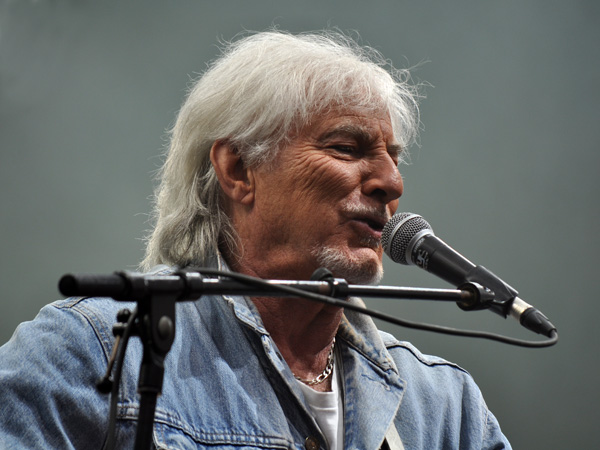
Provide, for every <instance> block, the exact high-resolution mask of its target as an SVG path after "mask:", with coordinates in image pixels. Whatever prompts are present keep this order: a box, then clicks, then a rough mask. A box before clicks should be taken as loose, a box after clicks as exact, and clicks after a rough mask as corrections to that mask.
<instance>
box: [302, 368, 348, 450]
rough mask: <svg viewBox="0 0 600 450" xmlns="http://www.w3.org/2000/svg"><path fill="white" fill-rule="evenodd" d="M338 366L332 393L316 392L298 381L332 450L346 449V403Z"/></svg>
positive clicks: (333, 375)
mask: <svg viewBox="0 0 600 450" xmlns="http://www.w3.org/2000/svg"><path fill="white" fill-rule="evenodd" d="M336 359H337V358H336ZM337 366H338V365H337V364H334V366H333V374H332V380H331V392H319V391H315V390H314V389H313V388H311V387H310V386H307V385H305V384H304V383H302V382H301V381H298V383H300V387H301V388H302V392H303V393H304V396H305V397H306V400H307V401H308V404H309V405H310V408H311V409H312V412H313V414H314V416H315V419H316V421H317V423H318V424H319V427H320V428H321V431H323V434H324V435H325V437H326V438H327V442H328V443H329V448H330V449H331V450H342V449H343V448H344V401H343V395H342V392H341V391H342V389H341V388H340V385H341V382H340V380H339V378H338V377H339V374H338V370H337Z"/></svg>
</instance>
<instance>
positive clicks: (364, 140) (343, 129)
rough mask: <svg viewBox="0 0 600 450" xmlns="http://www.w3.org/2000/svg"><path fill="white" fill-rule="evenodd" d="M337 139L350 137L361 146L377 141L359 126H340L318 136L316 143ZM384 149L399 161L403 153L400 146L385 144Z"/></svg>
mask: <svg viewBox="0 0 600 450" xmlns="http://www.w3.org/2000/svg"><path fill="white" fill-rule="evenodd" d="M339 137H346V138H348V137H350V138H352V139H355V140H356V141H358V143H359V144H361V145H372V144H373V143H374V142H375V141H376V140H377V137H375V136H373V135H372V134H371V133H369V131H367V129H366V128H364V127H362V126H360V125H340V126H338V127H335V128H333V129H331V130H328V131H326V132H325V133H323V134H322V135H321V136H319V138H318V141H319V142H322V143H324V142H327V141H329V140H331V139H335V138H339ZM386 148H387V151H388V153H389V154H390V155H392V156H394V157H396V158H397V159H400V155H401V154H402V152H403V151H404V149H403V148H402V146H401V145H400V144H387V145H386Z"/></svg>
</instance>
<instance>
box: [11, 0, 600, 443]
mask: <svg viewBox="0 0 600 450" xmlns="http://www.w3.org/2000/svg"><path fill="white" fill-rule="evenodd" d="M1 5H2V6H1V7H0V149H1V163H0V207H1V210H2V213H1V215H0V231H1V233H0V236H1V237H0V246H1V248H0V250H1V252H2V257H1V259H0V282H1V286H2V307H3V309H2V314H1V315H0V342H4V341H6V340H8V339H9V337H10V336H11V334H12V331H13V330H14V328H15V327H16V326H17V324H18V323H19V322H21V321H24V320H29V319H32V318H33V317H34V316H35V314H36V312H37V311H38V310H39V308H40V307H41V306H42V305H44V304H45V303H48V302H50V301H52V300H54V299H56V298H59V297H60V296H59V294H58V292H57V288H56V283H57V280H58V279H59V277H60V276H61V275H62V274H64V273H66V272H71V271H74V272H99V273H104V272H112V271H113V270H117V269H123V268H129V269H131V268H134V267H135V266H136V265H137V263H138V262H139V260H140V259H141V256H142V251H143V242H142V238H143V236H144V234H145V230H147V228H148V227H149V224H148V222H147V219H148V216H147V213H148V211H149V198H150V196H151V194H152V190H153V182H152V174H153V172H154V171H155V170H156V169H157V168H158V167H159V166H160V162H161V157H160V154H161V151H162V148H163V146H164V143H165V130H166V129H167V128H168V127H169V126H170V124H171V123H172V121H173V118H174V116H175V114H176V111H177V109H178V107H179V105H180V103H181V101H182V99H183V96H184V92H185V87H186V85H187V84H188V82H189V80H190V78H191V77H194V76H196V74H198V73H199V72H201V71H202V70H203V69H204V67H205V63H206V62H207V61H209V60H210V59H212V58H214V57H215V56H216V54H217V48H216V45H215V44H216V42H217V39H218V38H220V37H223V38H225V39H229V38H232V37H233V36H234V35H235V34H236V33H238V32H240V31H242V30H243V29H248V30H262V29H265V28H267V27H269V26H270V25H272V24H275V25H278V26H279V27H280V28H282V29H286V30H290V31H306V30H314V29H320V28H323V27H327V26H337V27H339V28H340V29H342V30H345V31H350V32H353V30H356V31H357V32H358V33H359V34H360V36H361V38H362V41H363V42H364V43H367V44H370V45H372V46H374V47H375V48H377V49H379V50H380V51H381V52H383V54H384V55H385V56H386V57H388V58H390V59H391V60H392V61H394V63H395V65H396V66H401V67H406V66H415V65H418V66H419V67H418V68H417V69H416V70H415V71H414V72H413V73H414V77H415V78H416V79H418V80H422V81H427V82H428V83H430V84H431V87H429V88H427V90H426V94H427V98H426V99H424V101H423V102H422V110H421V111H422V121H423V124H424V127H423V131H422V133H421V145H420V147H414V148H413V149H412V164H411V165H410V166H407V167H404V168H403V169H402V171H403V175H404V176H405V195H404V197H403V199H402V200H401V203H400V208H399V210H400V211H413V212H417V213H420V214H421V215H423V216H424V217H425V218H426V219H427V220H428V221H429V222H430V223H431V224H432V226H433V228H434V230H435V231H436V233H437V235H438V236H440V237H442V238H443V239H444V240H446V241H447V242H448V243H449V244H451V245H452V246H453V247H455V248H456V249H458V250H460V251H461V252H462V253H463V254H464V255H465V256H467V257H469V258H470V259H471V260H472V261H474V262H476V263H478V264H483V265H484V266H486V267H487V268H489V269H491V270H492V271H494V272H495V273H497V274H498V275H500V276H501V277H502V278H503V279H505V280H506V281H508V282H509V283H510V284H511V285H513V286H514V287H516V288H517V289H518V290H519V292H520V293H521V296H522V297H523V298H524V299H525V300H527V301H529V302H530V303H533V304H535V305H536V306H537V307H538V308H540V309H541V310H542V311H544V312H545V313H546V314H547V315H548V316H549V317H550V318H551V320H552V321H553V322H554V323H555V324H556V325H557V326H558V328H559V331H560V335H561V340H560V342H559V344H558V345H557V346H555V347H552V348H549V349H542V350H531V349H522V348H516V347H510V346H506V345H503V344H499V343H495V342H489V341H481V340H469V339H465V338H457V337H448V336H443V335H435V334H430V333H425V332H421V331H411V330H405V329H402V328H398V327H395V326H389V325H382V326H383V327H384V328H385V329H387V330H389V331H392V332H393V333H394V334H396V335H397V336H398V337H400V338H403V339H408V340H411V341H412V342H414V343H415V344H416V345H417V346H418V347H419V348H421V350H423V351H424V352H427V353H433V354H438V355H441V356H444V357H446V358H448V359H450V360H453V361H455V362H457V363H459V364H461V365H462V366H464V367H465V368H467V369H468V370H469V371H470V372H471V373H472V374H473V376H474V377H475V378H476V380H477V381H478V383H479V385H480V386H481V388H482V390H483V392H484V395H485V397H486V399H487V402H488V404H489V406H490V408H491V409H492V410H493V411H494V413H495V414H496V415H497V416H498V418H499V420H500V423H501V424H502V426H503V430H504V431H505V433H506V434H507V436H508V437H509V439H510V440H511V441H512V443H513V445H514V447H515V448H518V449H567V448H568V449H579V448H581V449H583V448H590V447H593V446H594V443H595V442H597V440H598V439H597V434H598V431H597V422H598V419H600V415H599V413H598V401H599V400H600V396H599V388H598V379H599V376H598V372H599V369H600V358H599V351H598V337H597V332H596V329H595V328H596V321H597V317H598V315H599V314H598V313H599V312H600V307H599V304H600V302H599V301H598V299H597V292H598V289H597V287H598V283H597V279H598V276H597V268H598V264H597V255H598V254H599V251H600V248H599V242H598V234H597V231H598V222H599V221H598V219H599V214H598V212H599V209H598V200H597V197H598V194H600V183H599V181H598V168H599V151H598V150H599V144H600V123H599V121H598V105H599V104H600V95H599V94H600V90H599V88H598V83H599V82H600V60H599V56H600V52H599V48H598V47H599V44H600V39H599V37H600V20H599V18H600V7H599V5H600V3H598V2H596V1H593V0H589V1H584V0H580V1H574V0H571V1H547V0H537V1H533V0H530V1H523V0H510V1H503V2H491V1H488V2H486V1H472V2H466V1H460V2H459V1H456V2H451V1H439V2H425V1H422V2H417V1H400V0H395V1H394V0H388V1H384V0H371V1H369V2H360V1H347V2H344V1H341V0H332V1H323V0H321V1H306V2H298V1H295V2H284V1H270V2H269V1H255V2H252V1H241V0H240V1H222V2H206V1H172V2H165V1H148V0H146V1H123V2H117V1H103V2H98V1H96V2H94V1H84V0H77V1H66V0H62V1H61V0H55V1H41V0H40V1H25V0H22V1H6V0H4V1H2V3H1ZM421 63H422V64H421ZM386 269H387V271H386V277H385V279H384V283H385V284H393V285H401V286H425V287H449V286H447V285H446V284H445V283H443V282H441V281H439V280H437V279H436V278H435V277H433V276H432V275H429V274H427V273H425V272H421V271H420V270H419V269H416V268H410V267H404V266H396V265H395V264H393V263H391V262H389V261H386ZM371 305H372V306H374V307H376V308H377V309H380V310H384V311H386V312H390V313H392V314H394V315H397V316H399V317H404V318H408V319H412V320H422V321H429V322H434V323H440V324H445V325H453V326H459V327H465V328H475V329H486V330H491V331H496V332H501V333H505V334H508V335H511V336H517V337H526V338H533V339H536V338H537V336H536V335H533V334H530V333H528V332H525V331H523V330H521V328H520V327H519V326H518V325H517V324H515V323H513V322H512V321H508V320H506V321H505V320H503V319H502V318H500V317H498V316H496V315H494V314H492V313H489V312H477V313H465V312H462V311H460V310H459V309H458V308H456V306H454V305H439V304H432V303H429V302H424V303H420V302H419V303H418V302H411V301H393V300H377V301H372V302H371Z"/></svg>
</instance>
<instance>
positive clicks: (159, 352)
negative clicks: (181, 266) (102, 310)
mask: <svg viewBox="0 0 600 450" xmlns="http://www.w3.org/2000/svg"><path fill="white" fill-rule="evenodd" d="M203 274H211V275H213V277H204V276H203ZM232 275H233V274H232ZM214 276H219V277H218V278H215V277H214ZM226 276H227V273H223V272H220V271H218V270H214V269H204V268H201V269H197V270H195V269H194V270H192V269H185V270H180V271H177V272H175V273H173V274H171V275H148V274H140V273H135V272H129V271H119V272H115V273H114V274H111V275H95V274H79V275H75V274H67V275H64V276H63V277H62V278H61V279H60V282H59V290H60V292H61V293H62V294H63V295H65V296H86V297H112V298H113V299H115V300H117V301H127V302H131V301H135V302H136V303H137V320H135V321H134V322H133V324H134V330H132V332H131V334H133V335H136V336H139V338H140V340H141V341H142V345H143V356H142V362H141V366H140V374H139V380H138V393H139V394H140V412H139V415H138V426H137V430H136V439H135V447H134V448H135V449H136V450H147V449H150V448H151V444H152V427H153V424H154V413H155V410H156V402H157V398H158V396H159V395H160V394H161V392H162V385H163V378H164V360H165V357H166V355H167V353H168V352H169V350H170V349H171V346H172V344H173V341H174V339H175V303H176V302H180V301H194V300H197V299H199V298H200V297H201V296H202V295H208V294H219V295H247V296H271V297H291V296H295V297H298V296H303V297H307V298H311V299H313V300H316V301H321V302H324V303H328V304H332V305H335V306H339V307H344V308H349V309H356V310H359V307H357V306H356V305H354V304H351V303H348V302H345V301H342V300H340V299H345V298H348V297H351V296H363V297H380V298H381V297H386V298H401V299H426V300H439V301H454V302H456V303H457V304H458V305H459V306H460V307H461V308H463V309H467V310H471V309H483V308H488V307H490V306H492V305H493V304H494V294H493V292H491V291H489V290H488V289H486V288H484V287H482V286H480V285H478V284H476V283H467V284H465V285H463V286H461V287H460V288H459V289H426V288H407V287H392V286H363V285H350V284H348V283H347V282H346V280H344V279H339V278H333V277H327V276H326V277H324V281H295V280H287V281H286V280H258V281H259V282H260V284H253V285H249V284H248V283H247V282H240V281H237V280H234V279H230V278H226ZM237 277H238V278H239V274H237ZM244 279H245V280H246V281H248V282H251V281H252V280H254V281H257V279H252V277H245V278H244ZM258 281H257V282H258ZM360 310H362V309H360ZM121 315H122V313H121ZM118 316H119V315H118ZM119 322H122V321H121V320H120V321H119ZM115 330H117V331H116V333H117V334H119V332H120V333H121V334H122V330H123V323H117V324H116V325H115ZM117 339H119V338H117ZM122 344H123V345H126V344H127V343H126V342H124V343H122ZM117 345H119V341H117V342H116V344H115V347H116V346H117ZM114 354H116V352H113V355H114ZM112 362H113V361H111V363H110V364H109V370H108V372H107V376H106V377H105V380H104V381H103V382H102V383H100V384H101V385H102V386H101V387H99V388H100V389H101V390H104V391H106V390H107V389H106V388H107V384H108V385H110V381H109V376H110V370H111V367H112ZM117 382H118V380H117ZM102 388H103V389H102ZM109 439H110V437H109Z"/></svg>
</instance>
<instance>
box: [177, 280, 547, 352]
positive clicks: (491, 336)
mask: <svg viewBox="0 0 600 450" xmlns="http://www.w3.org/2000/svg"><path fill="white" fill-rule="evenodd" d="M186 271H197V272H199V273H201V274H206V275H215V276H219V277H227V278H233V279H236V280H239V281H242V282H244V283H247V284H251V285H255V286H268V287H269V288H275V289H277V290H280V291H281V292H285V293H287V294H293V295H295V296H297V297H302V298H306V299H308V300H313V301H316V302H320V303H326V304H328V305H332V306H338V307H340V308H346V309H350V310H353V311H357V312H360V313H363V314H367V315H369V316H371V317H375V318H377V319H381V320H384V321H386V322H389V323H392V324H394V325H398V326H401V327H405V328H412V329H417V330H424V331H431V332H434V333H441V334H448V335H453V336H464V337H472V338H479V339H488V340H492V341H498V342H502V343H504V344H509V345H515V346H518V347H529V348H542V347H550V346H552V345H554V344H556V342H558V333H557V332H556V331H554V332H553V333H552V334H553V336H552V337H551V338H550V339H545V340H543V341H526V340H523V339H517V338H511V337H508V336H503V335H500V334H495V333H489V332H487V331H475V330H461V329H458V328H452V327H445V326H441V325H434V324H429V323H422V322H413V321H409V320H404V319H398V318H397V317H393V316H390V315H388V314H385V313H382V312H380V311H377V310H374V309H369V308H364V307H362V306H359V305H355V304H352V303H348V302H347V301H345V300H338V299H335V298H333V297H328V296H325V295H320V294H315V293H312V292H306V291H303V290H300V289H296V288H293V287H290V286H282V285H275V284H270V283H268V282H267V281H265V280H263V279H261V278H256V277H251V276H249V275H244V274H241V273H237V272H225V271H222V270H218V269H206V268H202V269H198V270H196V269H193V268H187V269H186Z"/></svg>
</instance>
